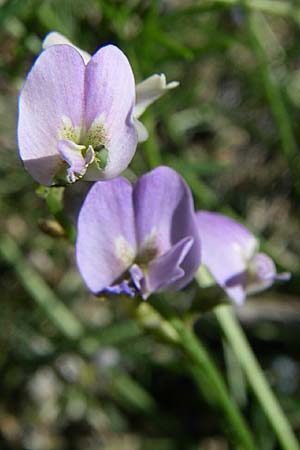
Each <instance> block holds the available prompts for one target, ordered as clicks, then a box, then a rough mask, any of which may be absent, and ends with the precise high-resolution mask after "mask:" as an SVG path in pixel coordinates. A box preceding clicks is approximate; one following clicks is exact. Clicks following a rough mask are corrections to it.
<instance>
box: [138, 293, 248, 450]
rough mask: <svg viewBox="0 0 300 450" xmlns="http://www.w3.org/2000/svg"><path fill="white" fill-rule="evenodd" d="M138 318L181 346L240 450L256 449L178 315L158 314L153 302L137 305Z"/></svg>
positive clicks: (221, 382)
mask: <svg viewBox="0 0 300 450" xmlns="http://www.w3.org/2000/svg"><path fill="white" fill-rule="evenodd" d="M140 308H141V310H140V311H139V314H138V318H139V322H140V323H141V324H142V325H143V326H144V327H145V328H146V329H147V330H148V331H149V330H150V331H152V332H153V334H157V335H159V336H160V337H163V338H164V339H165V340H166V341H167V342H169V343H172V344H173V345H174V346H176V347H178V348H180V349H181V350H182V351H183V352H184V354H185V355H186V356H187V358H188V360H189V365H188V366H187V367H188V369H189V370H190V372H191V373H192V375H193V377H194V379H195V381H196V384H197V387H198V389H199V390H200V392H201V394H202V395H203V396H204V398H205V399H206V400H207V401H208V402H209V403H211V404H213V406H214V407H215V408H217V409H219V410H220V411H221V412H222V417H223V418H224V421H226V424H227V426H228V427H229V429H230V432H231V433H230V434H231V436H232V437H233V438H234V440H235V442H236V443H237V444H239V445H240V446H241V448H242V449H243V450H255V449H256V446H255V444H254V439H253V437H252V434H251V432H250V430H249V428H248V426H247V424H246V422H245V420H244V418H243V416H242V415H241V413H240V411H239V410H238V408H237V406H236V404H235V403H234V401H233V400H232V399H231V398H230V395H229V393H228V390H227V387H226V384H225V382H224V380H223V377H222V375H221V373H220V371H219V369H218V368H217V366H216V365H215V363H214V361H213V360H212V358H211V357H210V355H209V353H208V352H207V350H206V349H205V347H204V345H203V344H202V343H201V341H200V340H199V339H198V338H197V337H196V335H195V334H194V333H193V331H192V330H190V329H189V327H188V326H187V325H186V324H185V323H183V322H182V320H181V319H179V318H177V317H174V316H171V317H168V318H165V317H164V315H165V314H163V315H162V314H161V311H160V310H161V307H160V305H158V304H156V302H155V301H154V302H152V301H151V304H150V302H147V303H142V304H141V305H140Z"/></svg>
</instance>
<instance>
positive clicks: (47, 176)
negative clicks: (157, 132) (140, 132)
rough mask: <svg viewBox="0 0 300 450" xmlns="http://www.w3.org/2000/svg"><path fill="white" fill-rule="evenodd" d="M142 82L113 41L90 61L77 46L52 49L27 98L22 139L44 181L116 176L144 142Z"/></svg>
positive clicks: (30, 80)
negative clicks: (138, 106) (139, 104)
mask: <svg viewBox="0 0 300 450" xmlns="http://www.w3.org/2000/svg"><path fill="white" fill-rule="evenodd" d="M134 105H135V83H134V76H133V73H132V70H131V67H130V64H129V62H128V60H127V58H126V56H125V55H124V54H123V53H122V52H121V50H119V49H118V48H117V47H115V46H113V45H107V46H105V47H102V48H100V49H99V50H98V51H97V52H96V53H95V54H94V55H93V56H92V57H91V58H90V59H89V62H88V63H87V64H85V61H84V59H83V57H82V55H81V52H79V51H77V50H76V49H74V48H73V47H72V46H70V45H55V46H52V47H49V48H47V49H46V50H44V51H43V52H42V53H41V55H40V56H39V57H38V58H37V60H36V62H35V64H34V65H33V67H32V69H31V70H30V72H29V74H28V76H27V79H26V81H25V84H24V87H23V89H22V92H21V94H20V100H19V119H18V145H19V152H20V156H21V159H22V160H23V162H24V165H25V167H26V169H27V170H28V171H29V173H30V174H31V175H32V176H33V177H34V178H35V179H36V180H37V181H38V182H39V183H41V184H45V185H51V184H52V183H56V182H59V183H61V182H70V183H73V182H74V181H76V180H77V179H79V178H82V177H85V179H88V180H99V179H110V178H113V177H115V176H118V175H119V174H120V173H121V172H122V171H123V170H124V169H125V168H126V167H127V166H128V164H129V163H130V161H131V159H132V157H133V155H134V152H135V149H136V145H137V140H138V138H137V131H136V126H135V123H134V117H133V109H134Z"/></svg>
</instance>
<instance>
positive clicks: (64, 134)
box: [55, 115, 109, 183]
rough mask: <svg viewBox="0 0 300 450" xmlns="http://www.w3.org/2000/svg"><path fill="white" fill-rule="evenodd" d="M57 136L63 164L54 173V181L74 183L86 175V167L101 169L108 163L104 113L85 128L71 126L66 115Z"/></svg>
mask: <svg viewBox="0 0 300 450" xmlns="http://www.w3.org/2000/svg"><path fill="white" fill-rule="evenodd" d="M58 139H59V140H58V144H57V145H58V152H59V154H60V157H61V159H62V161H63V164H62V166H61V168H60V170H59V172H58V173H57V174H56V177H55V181H56V182H59V183H64V182H68V183H74V182H75V181H77V180H78V179H80V178H82V177H83V176H84V175H85V174H86V171H87V170H88V168H89V166H93V167H94V168H95V169H97V170H100V171H101V170H104V169H105V167H106V166H107V164H108V162H109V151H108V149H107V143H108V138H107V134H106V131H105V124H104V116H103V115H100V116H99V117H98V118H97V119H95V120H94V122H93V123H92V125H91V126H90V128H89V129H88V130H87V131H84V129H83V128H82V127H74V125H73V123H72V121H71V119H70V118H69V117H63V118H62V124H61V127H60V130H59V133H58Z"/></svg>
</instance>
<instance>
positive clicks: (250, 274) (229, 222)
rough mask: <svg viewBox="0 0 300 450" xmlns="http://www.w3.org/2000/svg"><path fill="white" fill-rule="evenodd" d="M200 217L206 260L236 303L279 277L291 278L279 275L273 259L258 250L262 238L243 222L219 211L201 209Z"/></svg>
mask: <svg viewBox="0 0 300 450" xmlns="http://www.w3.org/2000/svg"><path fill="white" fill-rule="evenodd" d="M196 216H197V222H198V229H199V234H200V238H201V244H202V263H203V265H204V266H206V268H207V269H208V270H209V272H210V274H211V275H212V277H213V278H214V279H215V280H216V282H217V283H218V284H219V285H220V286H221V287H222V288H223V289H224V290H225V291H226V293H227V295H228V296H229V297H230V298H231V299H232V300H233V301H234V302H235V303H236V304H238V305H240V304H242V303H243V302H244V300H245V298H246V295H247V294H254V293H256V292H259V291H262V290H264V289H267V288H268V287H270V286H271V285H272V284H273V282H274V281H275V280H287V279H289V278H290V274H288V273H282V274H277V272H276V267H275V264H274V262H273V261H272V259H271V258H270V257H269V256H267V255H266V254H265V253H260V252H259V251H258V245H259V243H258V240H257V239H256V238H255V236H254V235H253V234H252V233H250V232H249V231H248V230H247V228H245V227H244V226H243V225H241V224H239V223H238V222H236V221H235V220H233V219H231V218H229V217H226V216H224V215H222V214H219V213H213V212H207V211H201V212H198V213H197V214H196Z"/></svg>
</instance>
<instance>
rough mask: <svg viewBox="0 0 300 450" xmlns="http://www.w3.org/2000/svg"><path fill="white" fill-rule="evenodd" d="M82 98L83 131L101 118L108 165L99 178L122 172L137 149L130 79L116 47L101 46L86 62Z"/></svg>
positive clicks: (129, 73)
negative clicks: (83, 106)
mask: <svg viewBox="0 0 300 450" xmlns="http://www.w3.org/2000/svg"><path fill="white" fill-rule="evenodd" d="M85 98H86V103H85V126H86V129H87V130H88V129H89V128H90V127H91V125H92V124H93V123H94V121H95V120H96V119H97V118H98V117H103V124H104V129H105V132H106V133H107V142H105V147H106V148H107V149H108V163H107V166H106V167H105V169H104V170H103V171H102V172H101V173H102V178H106V179H107V178H113V177H115V176H117V175H119V174H120V173H121V172H122V171H123V170H124V169H126V167H127V166H128V164H129V163H130V161H131V159H132V157H133V155H134V152H135V149H136V146H137V132H136V128H135V125H134V121H133V107H134V103H135V85H134V76H133V73H132V70H131V67H130V64H129V62H128V60H127V58H126V56H125V55H124V53H123V52H122V51H121V50H119V49H118V48H117V47H115V46H113V45H107V46H105V47H102V48H100V50H98V51H97V52H96V53H95V54H94V55H93V57H92V59H91V60H90V61H89V63H88V65H87V67H86V79H85Z"/></svg>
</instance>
